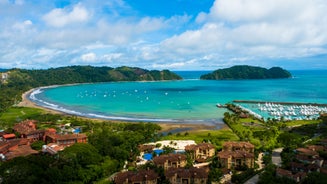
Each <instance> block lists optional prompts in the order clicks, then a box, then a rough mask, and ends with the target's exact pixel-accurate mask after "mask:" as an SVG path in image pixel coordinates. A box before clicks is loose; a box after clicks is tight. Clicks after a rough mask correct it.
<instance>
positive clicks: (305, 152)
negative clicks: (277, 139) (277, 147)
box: [296, 148, 318, 156]
mask: <svg viewBox="0 0 327 184" xmlns="http://www.w3.org/2000/svg"><path fill="white" fill-rule="evenodd" d="M296 151H297V152H299V153H300V154H303V155H308V156H317V155H318V153H317V152H316V151H312V150H310V149H308V148H297V149H296Z"/></svg>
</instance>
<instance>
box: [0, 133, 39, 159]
mask: <svg viewBox="0 0 327 184" xmlns="http://www.w3.org/2000/svg"><path fill="white" fill-rule="evenodd" d="M36 153H38V152H37V151H35V150H33V149H32V148H31V147H30V145H29V141H28V140H27V139H24V138H23V139H21V138H18V139H13V140H9V141H1V142H0V155H1V157H2V159H5V160H10V159H12V158H15V157H19V156H27V155H30V154H36Z"/></svg>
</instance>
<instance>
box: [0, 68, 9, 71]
mask: <svg viewBox="0 0 327 184" xmlns="http://www.w3.org/2000/svg"><path fill="white" fill-rule="evenodd" d="M6 71H8V69H3V68H0V72H6Z"/></svg>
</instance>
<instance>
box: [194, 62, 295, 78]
mask: <svg viewBox="0 0 327 184" xmlns="http://www.w3.org/2000/svg"><path fill="white" fill-rule="evenodd" d="M290 77H292V75H291V73H290V72H288V71H287V70H285V69H283V68H280V67H272V68H270V69H266V68H262V67H256V66H248V65H237V66H233V67H230V68H225V69H218V70H215V71H213V72H212V73H209V74H205V75H202V76H201V77H200V79H201V80H227V79H281V78H290Z"/></svg>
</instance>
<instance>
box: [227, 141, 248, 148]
mask: <svg viewBox="0 0 327 184" xmlns="http://www.w3.org/2000/svg"><path fill="white" fill-rule="evenodd" d="M223 147H234V148H242V147H244V148H254V145H253V144H251V143H249V142H232V141H228V142H225V143H224V144H223Z"/></svg>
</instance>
